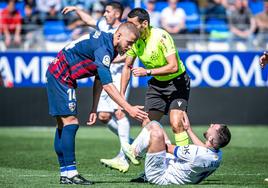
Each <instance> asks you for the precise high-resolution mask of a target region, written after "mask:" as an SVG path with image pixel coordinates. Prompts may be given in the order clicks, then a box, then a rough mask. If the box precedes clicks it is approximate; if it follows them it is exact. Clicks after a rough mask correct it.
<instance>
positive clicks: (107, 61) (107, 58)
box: [102, 55, 111, 67]
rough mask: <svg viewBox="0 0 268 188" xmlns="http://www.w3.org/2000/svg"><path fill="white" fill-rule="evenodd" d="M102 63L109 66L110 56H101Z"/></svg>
mask: <svg viewBox="0 0 268 188" xmlns="http://www.w3.org/2000/svg"><path fill="white" fill-rule="evenodd" d="M102 63H103V64H104V65H105V66H107V67H109V66H110V63H111V59H110V56H108V55H105V56H104V57H103V60H102Z"/></svg>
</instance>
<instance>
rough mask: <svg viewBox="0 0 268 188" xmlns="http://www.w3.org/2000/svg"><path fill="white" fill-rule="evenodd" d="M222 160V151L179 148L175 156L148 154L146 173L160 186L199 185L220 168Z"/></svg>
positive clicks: (192, 147) (194, 147) (188, 147)
mask: <svg viewBox="0 0 268 188" xmlns="http://www.w3.org/2000/svg"><path fill="white" fill-rule="evenodd" d="M147 158H148V159H147ZM221 159H222V152H221V151H220V150H217V151H215V150H210V149H208V148H205V147H202V146H196V145H187V146H183V147H179V146H177V147H176V148H175V151H174V156H173V155H171V154H167V153H166V152H165V151H163V152H160V153H156V154H154V153H149V154H147V155H146V161H145V173H146V177H147V178H148V180H149V181H150V182H151V183H155V184H159V185H168V184H178V185H182V184H197V183H199V182H201V181H202V180H203V179H205V178H206V177H208V176H209V175H210V174H212V173H213V172H214V171H215V170H216V169H217V168H218V167H219V166H220V163H221ZM161 160H162V161H161ZM163 161H164V162H163ZM146 168H148V169H147V170H146Z"/></svg>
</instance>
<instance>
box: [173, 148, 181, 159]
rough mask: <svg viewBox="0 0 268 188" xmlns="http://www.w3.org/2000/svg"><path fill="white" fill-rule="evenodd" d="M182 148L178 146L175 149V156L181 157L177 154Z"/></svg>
mask: <svg viewBox="0 0 268 188" xmlns="http://www.w3.org/2000/svg"><path fill="white" fill-rule="evenodd" d="M179 148H180V146H176V147H175V149H174V155H175V157H177V158H178V157H179V156H178V155H177V153H178V149H179Z"/></svg>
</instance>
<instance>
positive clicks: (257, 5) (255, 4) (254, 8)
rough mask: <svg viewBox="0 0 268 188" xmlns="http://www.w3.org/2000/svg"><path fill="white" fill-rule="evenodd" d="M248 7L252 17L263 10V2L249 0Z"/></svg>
mask: <svg viewBox="0 0 268 188" xmlns="http://www.w3.org/2000/svg"><path fill="white" fill-rule="evenodd" d="M248 6H249V8H250V10H251V12H252V14H253V15H256V14H259V13H261V12H262V11H263V10H264V1H263V0H254V1H253V0H249V2H248Z"/></svg>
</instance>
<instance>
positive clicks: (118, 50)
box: [117, 45, 125, 56]
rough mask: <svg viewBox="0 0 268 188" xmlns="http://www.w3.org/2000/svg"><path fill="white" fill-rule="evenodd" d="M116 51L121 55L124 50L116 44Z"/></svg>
mask: <svg viewBox="0 0 268 188" xmlns="http://www.w3.org/2000/svg"><path fill="white" fill-rule="evenodd" d="M117 52H118V53H119V54H120V55H121V56H122V55H124V54H125V52H124V50H123V48H122V47H121V45H118V47H117Z"/></svg>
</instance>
